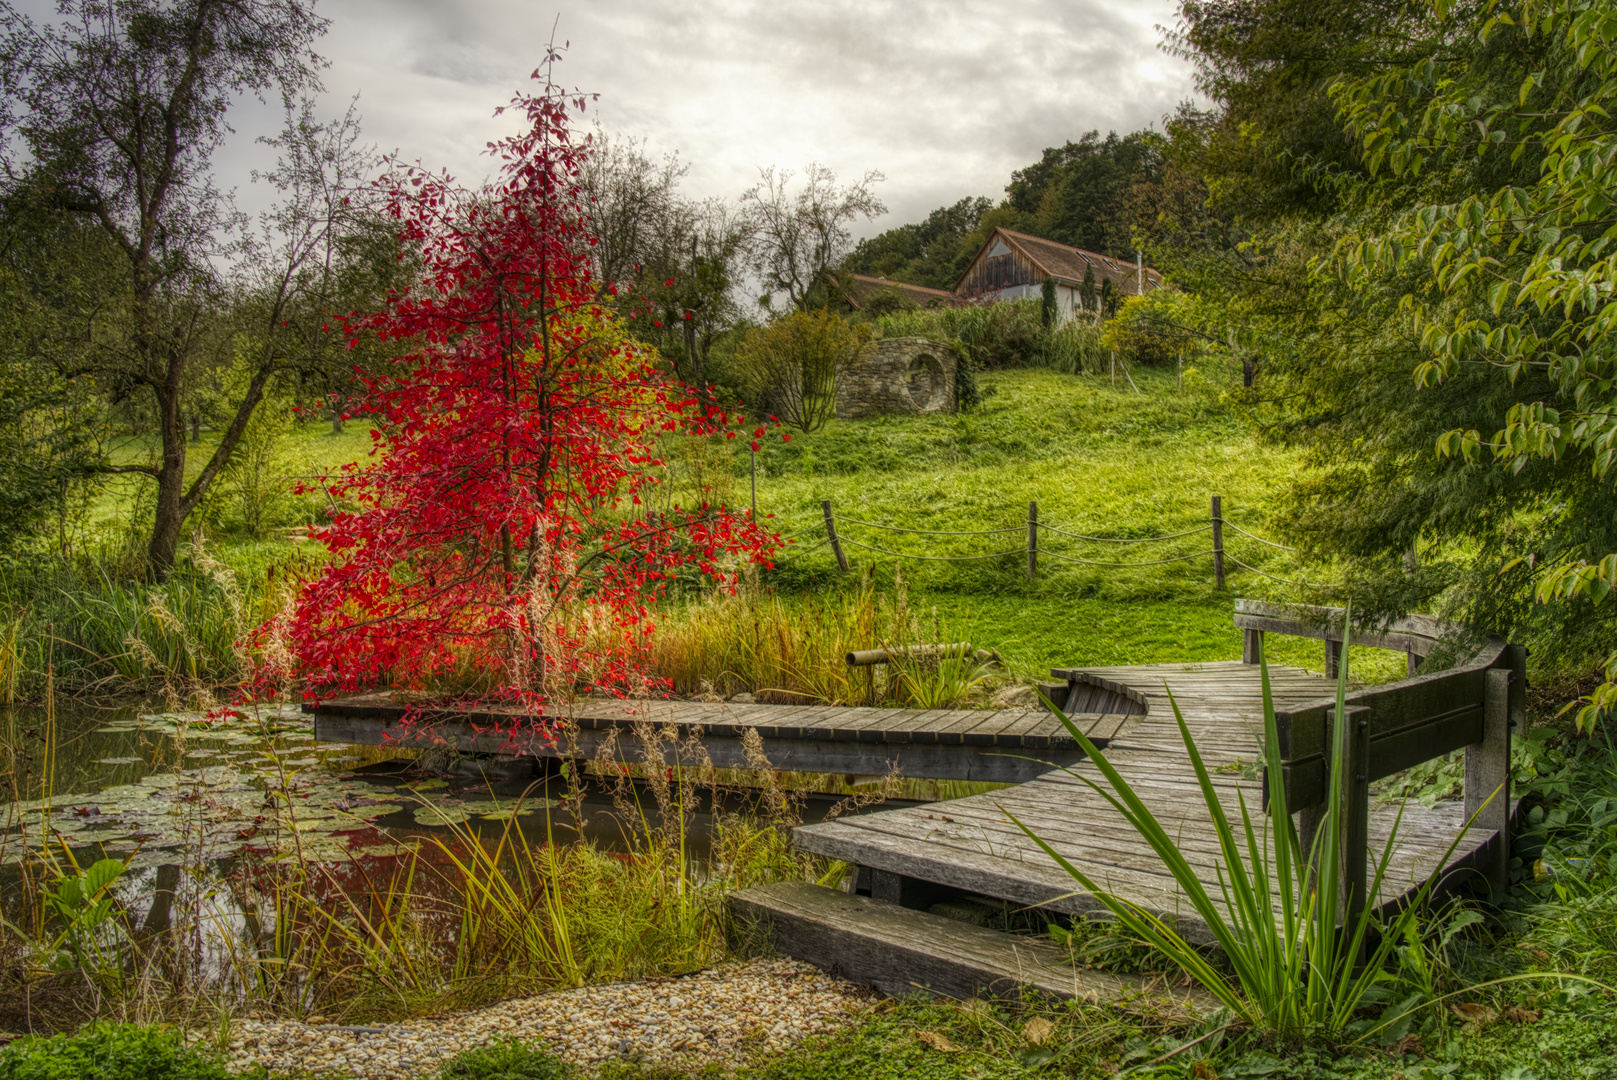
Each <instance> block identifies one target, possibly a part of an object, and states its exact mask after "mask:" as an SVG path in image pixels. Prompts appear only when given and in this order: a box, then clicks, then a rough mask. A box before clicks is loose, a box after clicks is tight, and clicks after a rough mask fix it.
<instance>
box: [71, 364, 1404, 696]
mask: <svg viewBox="0 0 1617 1080" xmlns="http://www.w3.org/2000/svg"><path fill="white" fill-rule="evenodd" d="M979 380H980V384H981V387H982V391H983V401H982V404H981V405H980V406H979V407H977V408H975V409H973V410H971V411H969V412H965V413H961V414H946V415H932V416H891V417H879V418H874V419H869V420H859V421H832V422H831V423H829V424H828V425H827V426H826V427H825V428H824V429H822V430H820V431H816V432H813V433H809V434H804V433H802V432H791V433H790V434H791V436H792V437H791V440H790V441H789V442H788V441H784V440H783V439H781V438H779V437H775V436H772V437H770V438H768V439H767V440H765V445H764V447H763V449H762V450H761V451H760V452H759V453H758V455H757V461H756V466H757V468H756V477H757V499H758V506H759V510H760V513H764V514H770V515H773V518H772V520H773V522H774V524H775V526H776V528H777V529H778V531H779V532H780V533H781V534H782V535H785V536H795V540H794V542H793V543H792V545H790V548H789V550H788V553H787V554H786V555H785V556H784V557H783V558H782V560H781V561H780V564H779V566H778V568H777V569H776V570H774V571H771V572H768V573H765V574H764V575H762V581H761V583H762V584H763V585H765V586H766V587H767V588H769V589H771V590H773V591H774V592H775V593H776V595H778V596H779V597H780V598H781V599H782V600H783V601H784V602H786V603H787V604H789V605H796V604H802V603H809V602H818V603H822V604H823V603H825V602H827V601H830V602H833V603H835V602H839V601H838V597H839V596H841V595H842V594H847V593H851V592H853V591H856V590H857V589H858V588H859V587H860V584H861V582H862V581H863V580H864V575H865V574H866V573H869V574H870V575H872V577H873V580H874V584H875V585H876V587H877V588H878V590H880V591H881V592H882V594H883V595H884V596H889V597H890V596H892V595H893V591H894V588H895V586H896V585H898V584H899V583H900V582H901V583H902V585H903V587H904V589H905V591H906V593H907V595H908V597H909V600H910V602H911V605H912V607H913V608H915V609H916V610H917V611H918V612H919V613H920V614H921V616H922V623H923V626H925V627H926V628H927V629H928V630H932V629H933V628H934V627H935V632H936V633H938V634H942V635H943V636H945V637H948V638H950V639H951V640H970V641H972V642H973V643H974V644H976V645H978V646H988V647H992V648H995V649H998V650H999V651H1000V653H1001V654H1002V655H1003V656H1005V658H1006V659H1007V661H1008V663H1009V664H1010V666H1011V668H1012V670H1013V671H1014V672H1016V673H1018V674H1020V675H1023V676H1037V675H1041V674H1044V673H1045V672H1047V671H1048V669H1049V668H1051V667H1056V666H1070V665H1083V664H1126V663H1146V662H1152V661H1181V660H1182V661H1204V660H1223V659H1233V658H1236V657H1238V656H1239V655H1240V648H1241V642H1240V635H1239V634H1238V633H1237V632H1236V631H1235V629H1234V628H1233V626H1232V625H1231V601H1232V600H1233V598H1234V597H1235V596H1283V597H1301V598H1307V599H1314V598H1316V597H1314V596H1313V595H1312V594H1304V593H1300V592H1299V591H1298V590H1294V589H1290V588H1288V587H1287V586H1285V585H1283V584H1281V583H1280V582H1277V581H1276V580H1273V579H1272V578H1269V577H1264V576H1263V575H1262V574H1259V573H1256V572H1253V571H1250V570H1245V569H1242V568H1241V567H1239V566H1238V565H1237V563H1236V561H1235V560H1237V559H1238V560H1240V561H1241V562H1244V563H1246V564H1248V565H1249V566H1251V567H1254V568H1256V569H1257V570H1260V571H1263V572H1264V573H1266V574H1270V575H1273V576H1274V578H1282V579H1289V580H1300V579H1303V578H1305V577H1312V578H1314V579H1318V578H1319V577H1320V574H1319V572H1318V571H1317V570H1315V571H1312V572H1310V573H1305V571H1304V570H1303V568H1302V567H1300V566H1298V565H1297V564H1296V562H1295V560H1294V559H1293V557H1292V556H1291V555H1290V554H1289V553H1288V552H1286V551H1283V550H1280V549H1278V548H1275V547H1271V546H1268V545H1265V544H1262V543H1259V542H1258V541H1255V540H1253V539H1250V538H1248V537H1245V536H1243V535H1241V534H1240V533H1239V532H1237V531H1235V529H1234V528H1227V529H1226V536H1225V544H1226V548H1227V550H1228V552H1229V554H1230V556H1231V558H1230V560H1229V561H1228V562H1227V563H1226V567H1227V572H1228V586H1227V588H1226V589H1225V590H1224V591H1219V590H1218V589H1217V588H1216V587H1215V585H1214V580H1213V566H1212V559H1211V558H1210V557H1209V556H1207V555H1206V554H1205V552H1206V551H1207V550H1208V548H1209V547H1210V546H1211V543H1210V535H1209V533H1208V532H1207V530H1206V527H1207V525H1208V524H1209V518H1210V498H1211V496H1213V495H1219V496H1221V497H1222V499H1223V514H1224V516H1225V518H1226V520H1227V521H1228V522H1230V523H1231V525H1233V526H1236V527H1239V528H1241V529H1245V530H1247V531H1249V532H1251V533H1254V534H1257V535H1258V536H1272V535H1273V532H1274V529H1273V522H1271V520H1270V509H1269V508H1270V507H1272V506H1273V505H1274V504H1275V499H1276V496H1277V495H1278V494H1279V492H1280V491H1281V489H1282V487H1283V486H1284V485H1285V484H1286V483H1287V481H1288V478H1289V477H1290V476H1291V475H1292V473H1293V472H1294V471H1295V470H1296V469H1297V468H1298V467H1299V462H1298V460H1297V458H1296V456H1295V455H1294V454H1292V453H1290V452H1288V451H1286V450H1284V449H1282V448H1277V447H1274V446H1269V445H1264V444H1262V443H1260V442H1259V441H1258V440H1257V439H1255V438H1254V436H1253V435H1252V433H1251V432H1250V430H1249V429H1248V428H1247V427H1246V426H1245V425H1243V424H1242V423H1241V421H1240V420H1239V419H1238V418H1236V417H1235V416H1233V415H1232V414H1231V413H1230V411H1229V410H1228V409H1227V408H1226V407H1225V406H1224V405H1223V404H1222V403H1221V401H1220V395H1219V393H1218V390H1217V388H1216V387H1213V386H1209V385H1208V384H1207V383H1206V382H1205V381H1203V380H1201V379H1199V378H1196V377H1194V376H1193V377H1192V378H1190V379H1187V380H1186V382H1185V384H1184V385H1183V386H1180V385H1178V383H1177V381H1176V379H1175V377H1174V376H1173V375H1172V374H1171V373H1158V372H1151V371H1136V372H1135V373H1134V381H1133V382H1132V383H1131V382H1129V381H1128V380H1123V381H1121V382H1120V383H1117V384H1114V383H1113V382H1112V380H1111V379H1110V378H1108V377H1107V376H1094V375H1067V374H1057V373H1053V372H1049V371H1041V370H1028V369H1012V370H1002V371H994V372H987V373H984V374H982V375H980V376H979ZM271 442H272V444H273V445H271V446H270V447H269V448H268V449H267V450H265V451H264V452H263V453H262V454H261V455H260V457H261V459H262V460H260V461H259V463H258V464H256V465H254V466H253V467H252V468H250V469H248V470H246V472H245V474H243V475H237V476H234V477H231V478H228V479H227V480H226V481H224V482H222V483H221V486H220V489H219V491H218V492H217V493H216V496H215V497H214V498H213V499H212V500H211V503H210V505H209V506H208V507H207V508H205V512H204V514H203V515H202V521H203V524H204V527H205V528H206V529H207V530H208V532H209V534H210V535H211V536H212V537H213V540H212V545H213V548H214V550H215V552H216V553H217V554H218V555H219V556H220V557H221V558H222V559H223V560H224V561H225V562H226V563H228V564H230V565H231V566H233V567H234V568H235V569H236V570H237V572H238V573H239V574H240V575H241V576H242V577H243V578H244V579H245V580H247V581H249V582H250V581H253V580H258V581H262V580H264V579H265V575H266V568H267V567H270V566H273V565H274V564H277V563H285V562H288V561H293V562H301V563H305V564H307V563H308V562H310V561H312V560H316V559H318V558H319V557H320V553H319V552H318V551H316V550H312V549H311V548H310V546H309V545H307V544H302V545H300V544H297V543H296V542H295V541H294V540H293V539H290V538H289V536H288V532H289V530H288V528H287V526H288V525H289V524H294V523H297V522H300V521H308V520H313V519H314V516H315V515H316V514H317V513H318V512H319V510H320V508H321V504H320V500H319V499H318V497H317V496H312V495H311V496H301V497H300V496H293V495H291V493H290V488H291V486H292V484H293V483H294V482H295V478H297V477H300V476H308V475H311V474H313V473H316V472H318V471H320V470H321V469H327V468H332V467H335V466H338V465H341V464H343V463H346V462H349V461H356V460H359V459H360V458H362V456H363V455H364V454H365V453H367V452H368V451H369V449H370V446H371V440H370V438H369V433H368V432H367V431H366V430H364V429H363V427H362V426H361V425H350V426H349V428H348V430H347V431H346V432H344V433H343V434H341V435H333V434H331V433H330V429H329V427H327V426H326V425H324V424H310V425H292V426H288V427H287V428H286V429H285V430H284V431H282V432H280V433H278V434H277V435H275V436H274V438H273V439H272V440H271ZM211 449H212V443H211V437H210V436H206V435H205V436H204V438H203V440H202V441H201V443H199V444H198V445H196V446H194V447H193V452H192V455H191V464H192V467H193V468H200V467H201V466H202V463H203V462H204V461H205V460H206V457H207V454H208V453H210V452H211ZM141 452H142V448H141V447H140V446H138V445H134V444H131V445H128V446H126V447H124V448H122V450H121V453H122V454H123V455H124V456H125V457H128V458H130V459H133V458H134V457H135V456H137V455H138V454H140V453H141ZM749 456H750V455H749V454H748V452H747V450H746V447H745V446H744V445H740V444H739V443H738V442H729V443H725V442H705V441H704V442H698V441H691V440H678V441H676V442H671V443H670V445H669V447H668V459H669V464H668V468H667V476H666V482H665V483H664V484H663V486H662V489H661V491H660V493H659V494H660V497H661V498H662V499H663V500H664V501H665V502H676V501H677V502H681V503H689V502H691V501H699V500H701V499H704V498H705V499H709V500H715V501H723V502H726V503H729V504H730V505H733V506H746V505H748V504H749V501H750V499H751V490H750V488H751V479H752V472H751V469H750V466H751V464H752V463H751V462H750V461H749ZM138 490H139V489H138V488H136V487H134V486H130V485H125V486H123V487H119V488H114V489H110V490H109V491H108V492H107V493H106V494H105V495H104V496H103V498H102V499H101V500H100V501H99V503H98V505H97V507H96V513H95V517H96V519H97V521H99V522H100V523H101V531H102V535H103V536H105V535H109V533H110V531H111V530H115V529H116V528H118V527H119V526H118V523H119V522H124V521H127V520H128V519H129V517H130V516H131V514H133V513H138V509H139V499H138V497H137V495H136V493H137V492H138ZM824 499H829V500H831V502H832V505H833V507H834V508H835V512H836V515H837V519H838V522H839V532H840V533H841V535H842V537H843V539H844V541H845V550H846V552H847V554H848V556H849V559H850V561H851V562H852V564H853V570H854V572H853V573H851V574H847V575H844V574H841V573H839V572H838V570H837V568H836V563H835V561H834V559H833V557H832V553H831V550H830V548H829V547H828V546H827V545H826V544H825V543H824V539H825V534H824V529H823V520H824V519H823V513H822V509H821V500H824ZM656 501H657V500H656V498H654V499H653V500H652V503H653V508H655V506H656ZM1032 501H1037V503H1038V505H1039V520H1040V526H1041V534H1040V547H1041V549H1042V550H1041V553H1040V556H1039V573H1038V577H1037V580H1035V581H1033V582H1029V581H1028V579H1027V570H1026V566H1027V556H1026V543H1027V516H1028V504H1029V503H1030V502H1032ZM266 503H272V504H274V507H275V513H276V515H277V517H276V518H275V520H276V521H277V523H278V524H277V526H276V527H275V528H273V529H260V535H259V536H258V537H257V538H253V537H251V536H249V535H248V533H247V530H246V529H245V528H244V527H243V521H244V514H245V512H246V508H247V507H249V506H252V505H257V506H259V507H260V508H262V506H263V505H264V504H266ZM883 525H885V526H895V527H897V528H898V529H903V530H920V531H919V532H916V531H893V530H890V529H882V528H877V527H875V526H883ZM994 530H1004V531H994ZM1198 530H1199V531H1198ZM929 532H930V533H944V534H968V533H971V534H975V535H935V534H934V535H928V534H927V533H929ZM799 534H800V535H799ZM1069 534H1077V535H1076V536H1075V535H1069ZM1177 534H1188V535H1177ZM1080 536H1082V537H1095V538H1103V539H1104V540H1106V541H1131V542H1128V543H1114V542H1101V541H1099V540H1085V539H1080V538H1078V537H1080ZM1154 538H1165V539H1161V540H1160V542H1139V541H1152V540H1153V539H1154ZM875 549H879V550H875ZM905 556H925V557H926V558H925V559H917V558H909V557H905ZM982 556H989V557H982ZM1062 556H1066V558H1065V559H1064V558H1062ZM1179 556H1191V558H1189V559H1186V560H1184V561H1167V562H1163V561H1161V560H1170V559H1175V558H1176V557H1179ZM945 559H957V560H965V561H943V560H945ZM1073 559H1082V560H1089V561H1090V562H1089V563H1085V562H1075V561H1071V560H1073ZM1095 562H1100V563H1124V564H1131V565H1125V566H1097V565H1091V564H1090V563H1095ZM1135 564H1137V565H1135ZM673 606H674V607H675V609H676V610H674V611H671V612H669V613H668V614H669V615H670V616H671V618H672V619H674V620H675V621H677V620H678V618H679V616H680V612H679V611H678V610H677V609H678V608H680V607H681V606H682V605H681V604H679V603H676V604H675V605H673ZM828 610H829V609H828ZM833 617H834V616H833ZM1270 648H1271V657H1272V658H1273V659H1275V660H1277V661H1280V662H1285V663H1298V664H1304V665H1306V666H1309V667H1313V668H1318V667H1320V666H1321V663H1322V656H1321V655H1320V654H1321V652H1322V650H1321V649H1320V648H1319V646H1318V643H1315V642H1304V641H1293V640H1288V639H1276V640H1273V641H1271V642H1270ZM1366 652H1367V655H1366V656H1365V657H1364V658H1363V659H1362V660H1361V661H1360V662H1359V670H1360V671H1361V673H1365V674H1381V675H1390V674H1393V673H1395V672H1396V671H1397V670H1398V669H1399V665H1400V664H1401V661H1402V657H1401V656H1395V655H1393V654H1390V653H1382V652H1379V651H1374V650H1367V651H1366ZM1383 668H1385V671H1384V672H1383V671H1382V670H1381V669H1383Z"/></svg>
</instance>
